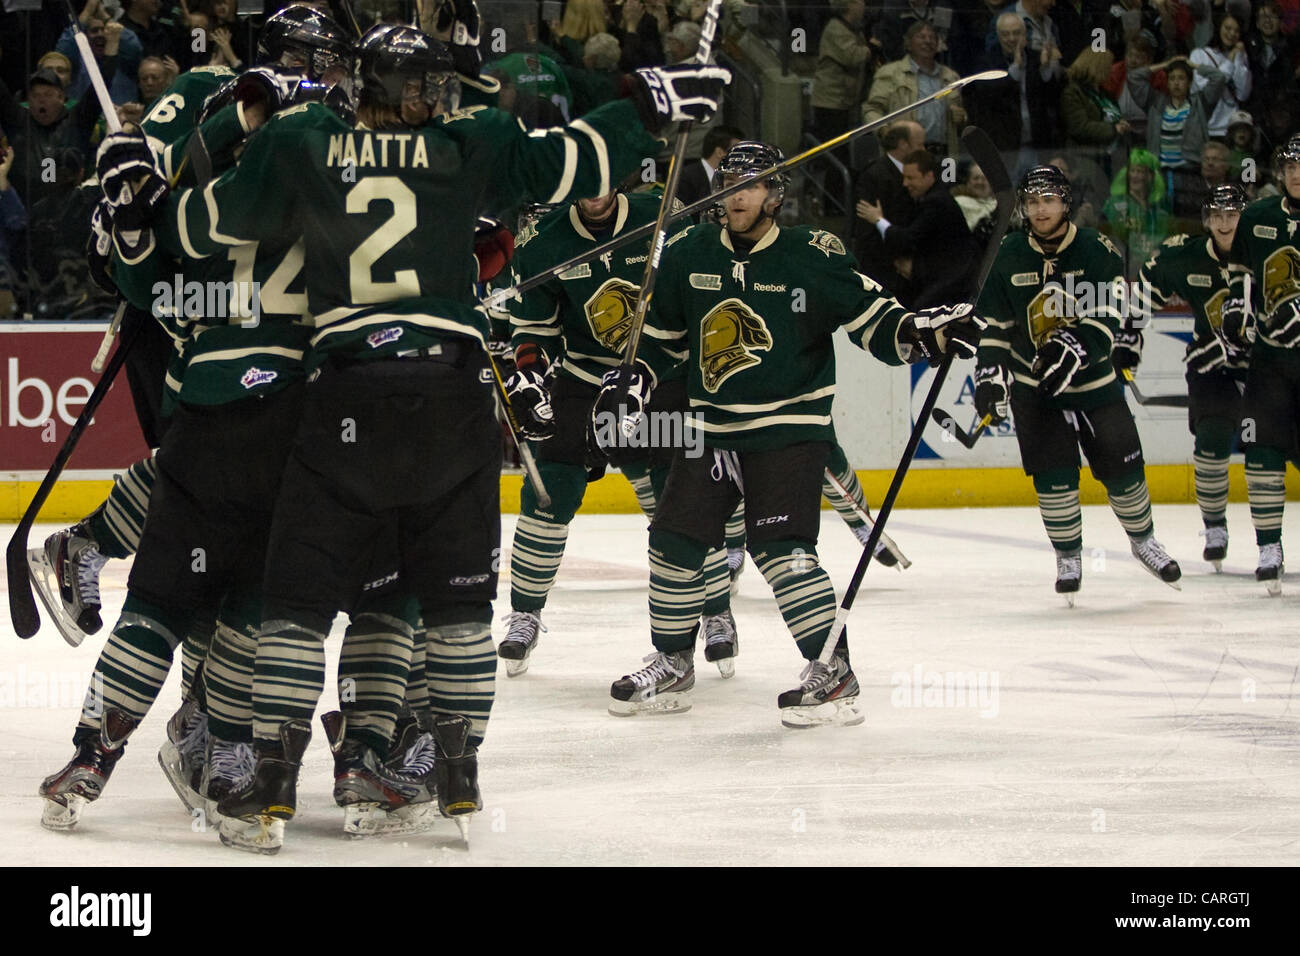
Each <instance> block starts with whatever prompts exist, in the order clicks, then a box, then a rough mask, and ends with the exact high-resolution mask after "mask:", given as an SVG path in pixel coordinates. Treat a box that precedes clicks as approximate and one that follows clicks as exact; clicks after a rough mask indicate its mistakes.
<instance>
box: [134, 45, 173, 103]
mask: <svg viewBox="0 0 1300 956" xmlns="http://www.w3.org/2000/svg"><path fill="white" fill-rule="evenodd" d="M135 78H136V85H137V86H139V87H140V106H141V107H142V108H143V109H144V111H145V112H146V113H147V112H149V107H151V106H153V104H154V102H155V101H156V100H157V99H158V97H160V96H162V93H163V90H165V89H167V87H168V86H169V85H171V81H172V79H173V77H172V74H171V71H170V70H169V69H168V68H167V64H166V63H165V62H164V61H163V59H162V57H157V56H147V57H145V58H144V59H143V60H141V61H140V69H139V72H137V73H136V75H135Z"/></svg>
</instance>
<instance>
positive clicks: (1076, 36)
mask: <svg viewBox="0 0 1300 956" xmlns="http://www.w3.org/2000/svg"><path fill="white" fill-rule="evenodd" d="M1051 11H1052V22H1053V23H1055V24H1056V32H1057V34H1058V36H1059V37H1060V49H1061V62H1062V63H1073V62H1074V58H1075V57H1076V56H1078V55H1079V54H1080V53H1081V52H1083V49H1084V47H1087V46H1091V45H1092V38H1093V32H1092V31H1093V30H1099V29H1100V30H1104V29H1105V28H1106V24H1107V22H1108V21H1109V19H1110V3H1109V0H1056V3H1055V4H1053V5H1052V7H1051Z"/></svg>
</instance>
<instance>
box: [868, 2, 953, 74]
mask: <svg viewBox="0 0 1300 956" xmlns="http://www.w3.org/2000/svg"><path fill="white" fill-rule="evenodd" d="M918 23H928V24H929V25H930V26H931V27H932V28H933V29H934V34H935V41H936V45H935V53H936V55H937V56H939V58H940V59H941V60H943V61H944V62H947V59H948V56H947V52H948V33H949V31H950V30H951V29H952V26H953V12H952V4H951V3H949V2H948V0H885V3H884V9H883V10H881V11H880V13H879V15H878V16H877V19H876V22H875V25H874V26H873V27H872V29H871V36H872V39H874V40H876V41H877V42H878V43H879V44H880V52H881V56H882V57H883V58H884V59H885V60H886V61H888V60H897V59H899V58H900V57H902V56H903V55H904V53H906V52H907V32H908V30H909V29H910V28H911V27H913V26H915V25H916V24H918Z"/></svg>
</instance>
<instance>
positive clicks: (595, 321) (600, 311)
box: [583, 276, 641, 353]
mask: <svg viewBox="0 0 1300 956" xmlns="http://www.w3.org/2000/svg"><path fill="white" fill-rule="evenodd" d="M640 291H641V290H640V288H639V287H638V286H637V285H636V284H635V283H632V282H628V281H627V280H626V279H620V278H618V277H617V276H612V277H610V278H609V279H606V280H605V281H604V282H603V283H601V286H600V288H599V289H597V290H596V291H595V292H594V293H593V294H592V296H591V298H590V299H588V300H587V301H586V304H584V305H583V311H584V312H586V313H587V324H588V325H589V326H591V334H592V336H593V337H594V338H595V340H596V341H597V342H599V343H600V344H601V345H603V346H605V348H607V349H609V350H610V351H611V352H615V353H621V352H622V351H623V343H624V342H626V341H627V337H628V335H629V333H631V331H632V313H633V312H635V311H636V299H637V295H638V294H639V293H640Z"/></svg>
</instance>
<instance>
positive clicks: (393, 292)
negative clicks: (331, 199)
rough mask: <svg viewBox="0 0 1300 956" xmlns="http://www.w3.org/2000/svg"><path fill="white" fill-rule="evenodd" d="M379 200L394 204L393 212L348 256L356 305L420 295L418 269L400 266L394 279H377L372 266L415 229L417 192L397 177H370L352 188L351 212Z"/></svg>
mask: <svg viewBox="0 0 1300 956" xmlns="http://www.w3.org/2000/svg"><path fill="white" fill-rule="evenodd" d="M375 200H381V201H382V200H387V201H388V202H391V203H392V204H393V214H392V215H391V216H390V217H389V218H388V219H387V220H386V221H385V222H384V223H383V224H382V225H381V226H380V227H379V228H378V229H376V230H375V231H374V232H372V233H371V234H370V235H369V236H367V237H366V239H365V241H364V242H362V243H361V245H359V246H357V248H356V249H355V250H354V251H353V253H352V255H351V256H349V257H348V279H349V281H350V282H351V285H352V302H353V304H354V305H367V304H369V303H372V302H389V301H392V300H394V299H403V298H410V297H412V296H418V295H419V294H420V278H419V276H418V275H417V274H416V271H415V270H414V269H399V270H398V271H396V272H394V273H393V278H392V279H391V280H386V281H379V280H377V279H375V277H374V274H373V273H372V272H371V269H372V268H373V267H374V264H375V263H376V262H377V261H378V260H379V258H380V257H381V256H382V255H383V254H384V253H386V252H388V250H390V249H392V248H393V246H395V245H397V244H398V243H399V242H401V241H402V240H403V239H404V238H406V236H407V235H409V234H410V233H411V232H412V231H413V230H414V229H415V221H416V213H415V193H413V192H411V190H410V188H409V187H407V186H406V185H405V184H404V183H403V182H402V181H401V180H400V179H398V178H397V177H396V176H368V177H367V178H365V179H362V180H361V181H359V182H358V183H357V184H356V185H355V186H353V187H352V188H351V189H350V190H348V195H347V211H348V212H349V213H364V212H367V211H368V210H369V209H370V204H371V203H372V202H374V201H375Z"/></svg>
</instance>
